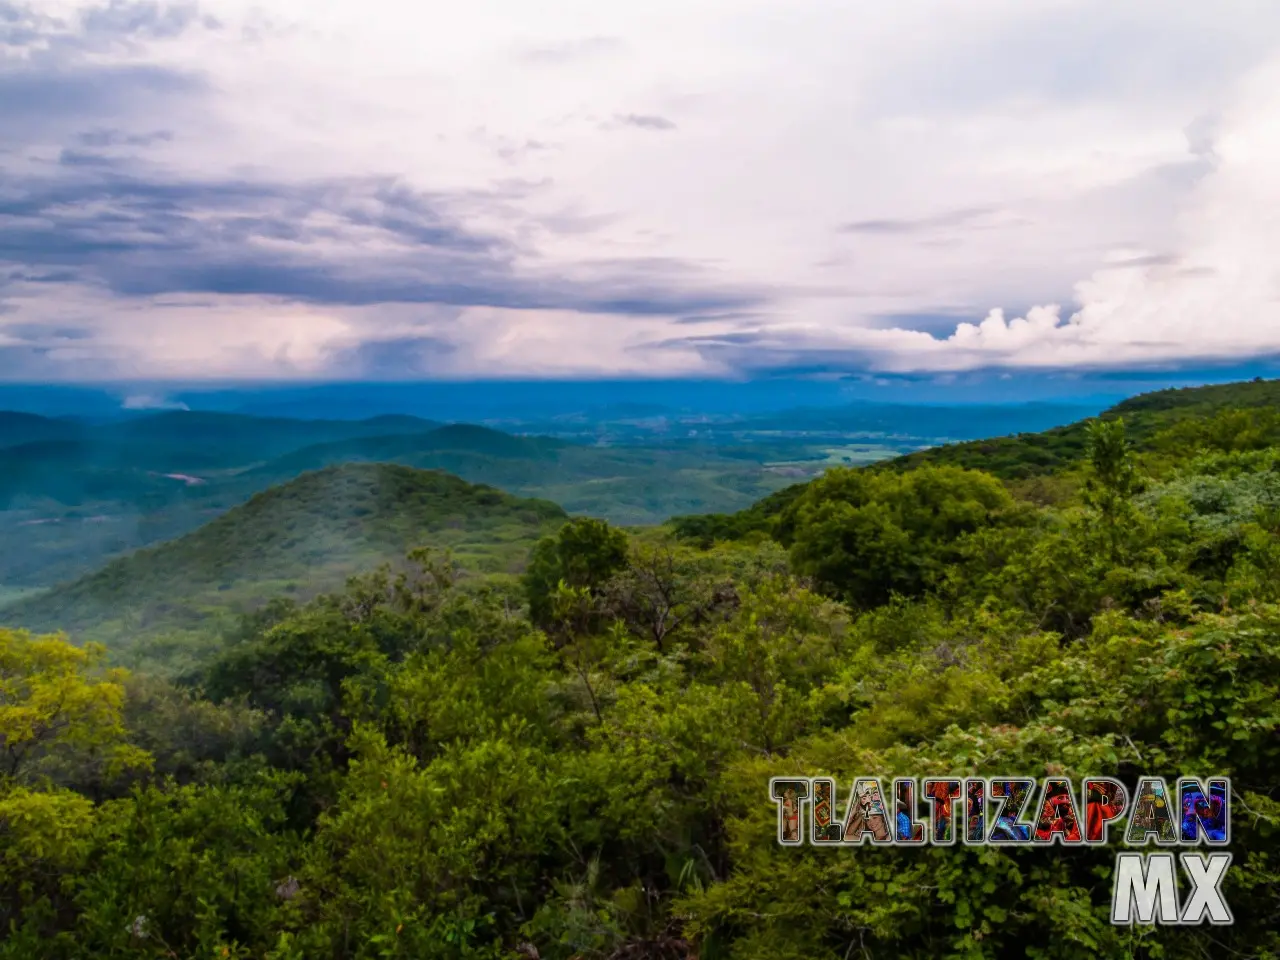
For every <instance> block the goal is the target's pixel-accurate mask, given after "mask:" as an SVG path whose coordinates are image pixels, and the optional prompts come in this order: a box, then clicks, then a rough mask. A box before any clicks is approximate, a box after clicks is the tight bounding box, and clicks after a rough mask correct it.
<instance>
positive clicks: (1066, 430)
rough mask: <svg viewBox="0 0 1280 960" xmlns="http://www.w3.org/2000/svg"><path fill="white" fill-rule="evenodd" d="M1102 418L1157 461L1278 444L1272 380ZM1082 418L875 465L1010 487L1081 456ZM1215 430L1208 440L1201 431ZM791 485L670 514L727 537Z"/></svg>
mask: <svg viewBox="0 0 1280 960" xmlns="http://www.w3.org/2000/svg"><path fill="white" fill-rule="evenodd" d="M1099 417H1101V418H1102V419H1114V418H1117V417H1119V418H1123V419H1124V422H1125V428H1126V434H1127V436H1128V437H1129V439H1130V441H1131V442H1132V443H1133V446H1134V448H1135V449H1136V450H1137V451H1139V452H1140V453H1143V454H1145V455H1146V456H1147V457H1148V458H1149V459H1150V460H1152V461H1153V463H1152V464H1151V465H1152V466H1158V460H1159V459H1160V457H1161V456H1162V455H1173V456H1175V457H1185V455H1186V454H1187V453H1189V452H1193V451H1194V448H1195V447H1196V446H1198V445H1204V444H1206V443H1217V444H1219V445H1223V444H1225V448H1227V449H1247V448H1249V447H1250V446H1253V447H1260V446H1263V445H1266V444H1268V443H1273V442H1280V380H1262V379H1256V380H1253V381H1249V382H1244V383H1228V384H1214V385H1212V386H1205V387H1180V388H1173V389H1168V390H1155V391H1152V392H1150V393H1144V394H1139V395H1138V396H1135V397H1130V398H1129V399H1127V400H1124V401H1122V402H1120V403H1118V404H1116V405H1115V406H1112V407H1109V408H1108V409H1107V410H1104V411H1103V412H1102V413H1101V414H1099ZM1089 422H1090V421H1089V420H1088V419H1086V420H1078V421H1076V422H1075V423H1071V424H1067V425H1065V426H1060V427H1053V428H1051V429H1049V430H1044V431H1042V432H1040V433H1020V434H1016V435H1013V436H1007V437H994V438H992V439H987V440H971V441H966V442H963V443H950V444H945V445H943V446H938V447H930V448H928V449H925V450H918V451H916V452H914V453H909V454H906V455H904V456H900V457H893V458H891V459H886V460H882V461H880V462H878V463H876V464H875V465H874V466H872V467H871V468H870V469H875V470H910V469H913V468H915V467H918V466H923V465H926V464H930V465H935V466H957V467H964V468H966V469H970V470H984V471H986V472H988V473H992V474H994V475H995V476H997V477H999V478H1001V479H1002V480H1005V481H1006V482H1009V483H1011V484H1012V485H1013V486H1014V487H1015V488H1017V487H1018V486H1019V485H1020V484H1027V483H1028V482H1032V481H1034V480H1035V479H1036V478H1039V477H1046V476H1051V475H1054V474H1066V473H1069V472H1070V471H1071V470H1072V469H1073V468H1074V467H1076V466H1077V465H1078V464H1079V463H1080V462H1081V461H1082V460H1083V459H1084V456H1085V437H1086V431H1087V427H1088V424H1089ZM1209 433H1216V434H1218V437H1217V439H1216V440H1213V441H1210V439H1209V437H1208V434H1209ZM804 487H805V484H803V483H798V484H793V485H791V486H789V487H784V488H783V489H781V490H778V491H777V492H775V493H773V494H771V495H770V496H768V497H766V498H764V499H762V500H760V501H758V502H757V503H754V504H752V505H751V506H750V507H748V508H746V509H745V510H740V511H738V512H736V513H719V514H715V513H704V514H700V515H684V516H676V517H673V518H672V521H671V522H672V526H673V527H674V529H675V530H676V532H677V534H678V535H679V536H681V537H684V538H687V539H690V540H696V541H700V542H703V543H707V542H710V541H712V540H717V539H719V540H733V539H738V538H741V537H744V536H747V535H748V534H752V533H759V532H763V531H766V530H768V529H769V527H770V524H771V522H772V519H773V518H774V517H775V516H777V515H778V514H780V513H781V512H782V511H783V510H784V509H785V508H786V507H787V505H788V504H789V503H791V501H792V500H794V499H795V498H796V497H797V496H799V495H800V493H801V491H802V490H803V489H804Z"/></svg>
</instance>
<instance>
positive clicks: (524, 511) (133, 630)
mask: <svg viewBox="0 0 1280 960" xmlns="http://www.w3.org/2000/svg"><path fill="white" fill-rule="evenodd" d="M564 519H565V513H564V511H563V510H562V509H561V508H560V507H558V506H556V505H555V504H553V503H548V502H546V501H539V500H528V499H521V498H518V497H513V496H511V495H509V494H505V493H502V492H501V491H498V490H494V489H492V488H489V487H484V486H477V485H473V484H469V483H466V482H464V481H462V480H460V479H458V478H457V477H454V476H450V475H448V474H444V473H437V472H428V471H422V470H415V469H412V468H408V467H402V466H395V465H390V464H348V465H344V466H339V467H331V468H327V469H324V470H320V471H316V472H312V473H307V474H304V475H302V476H301V477H298V478H297V479H295V480H292V481H290V482H289V483H286V484H283V485H281V486H277V487H272V488H270V489H268V490H266V491H264V492H262V493H260V494H257V495H256V496H254V497H252V498H251V499H250V500H249V501H248V502H247V503H245V504H243V505H242V506H239V507H236V508H234V509H232V510H230V511H228V512H227V513H225V514H223V515H222V516H220V517H218V518H217V519H215V520H213V521H212V522H210V523H208V524H206V525H205V526H203V527H201V528H200V529H198V530H196V531H194V532H193V533H189V534H187V535H186V536H183V537H180V538H179V539H177V540H174V541H172V542H169V543H165V544H162V545H160V546H157V547H153V548H149V549H144V550H139V551H138V552H136V553H133V554H131V555H129V556H127V557H123V558H121V559H119V560H115V561H113V562H111V563H109V564H108V565H107V566H105V567H104V568H102V569H101V570H99V571H97V572H95V573H93V574H90V575H88V576H85V577H82V578H80V579H79V580H76V581H75V582H73V583H70V584H67V585H64V586H61V587H58V588H56V589H54V590H52V591H49V592H47V593H44V594H42V595H40V596H38V597H36V598H34V599H31V600H20V601H18V602H17V603H15V604H12V605H11V606H9V607H7V608H5V609H4V610H3V611H2V612H0V618H3V620H5V621H7V622H9V623H11V624H13V625H21V626H27V627H32V628H34V629H53V628H55V627H56V628H59V629H65V630H67V631H69V632H71V633H72V634H73V635H75V636H82V637H93V638H101V639H108V640H112V641H114V642H117V643H121V644H127V643H128V642H129V641H130V640H131V639H135V638H137V637H139V636H144V635H152V634H156V633H158V632H162V631H165V630H195V629H204V630H207V628H208V627H209V625H210V624H209V621H210V618H214V619H218V618H225V617H226V616H228V615H229V614H235V613H238V612H243V611H246V610H249V609H252V608H253V607H254V606H255V605H257V604H258V603H259V602H261V601H263V600H264V599H265V598H268V597H270V596H274V595H277V594H280V595H285V596H290V597H295V598H298V599H305V598H307V597H309V596H314V595H315V594H316V593H318V592H321V591H323V590H329V589H333V588H334V587H337V586H339V585H341V583H342V582H343V581H344V579H345V578H347V577H349V576H350V575H352V574H354V573H356V572H359V571H361V570H367V569H371V568H372V567H374V566H376V565H378V564H379V563H382V562H387V561H397V560H399V559H401V558H402V557H403V556H404V554H405V553H406V552H407V551H408V550H410V549H412V548H414V547H418V546H428V545H429V546H437V547H449V548H452V549H453V551H454V552H455V554H456V555H457V557H458V558H459V560H460V561H462V562H463V563H464V564H465V565H466V566H467V567H468V568H470V569H473V570H476V571H481V572H503V571H515V570H517V569H519V567H520V565H521V563H522V561H523V559H524V555H525V553H526V552H527V550H528V547H529V545H530V544H531V543H532V542H533V540H534V539H536V538H537V537H538V536H539V535H541V534H542V533H544V532H546V531H547V530H550V529H554V528H555V527H556V526H557V525H558V524H559V523H561V522H563V520H564Z"/></svg>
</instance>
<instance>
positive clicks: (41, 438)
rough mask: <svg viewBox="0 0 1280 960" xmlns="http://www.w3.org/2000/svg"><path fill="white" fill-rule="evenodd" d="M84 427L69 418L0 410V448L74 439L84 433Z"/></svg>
mask: <svg viewBox="0 0 1280 960" xmlns="http://www.w3.org/2000/svg"><path fill="white" fill-rule="evenodd" d="M84 430H85V428H84V427H83V426H82V425H80V424H78V423H74V422H72V421H70V420H55V419H53V418H51V417H42V416H39V415H38V414H34V413H19V412H18V411H15V410H0V450H3V449H4V448H6V447H14V446H17V445H18V444H21V443H47V442H49V441H54V440H74V439H77V438H79V437H81V436H82V435H83V434H84Z"/></svg>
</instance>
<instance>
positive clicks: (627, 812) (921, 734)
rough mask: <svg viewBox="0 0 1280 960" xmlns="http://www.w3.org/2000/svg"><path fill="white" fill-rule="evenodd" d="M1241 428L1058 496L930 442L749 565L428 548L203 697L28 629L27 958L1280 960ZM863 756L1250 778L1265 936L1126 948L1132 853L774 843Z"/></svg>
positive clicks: (1065, 487) (1097, 444) (1159, 941)
mask: <svg viewBox="0 0 1280 960" xmlns="http://www.w3.org/2000/svg"><path fill="white" fill-rule="evenodd" d="M1250 417H1252V418H1254V419H1252V420H1251V419H1249V418H1250ZM1239 420H1240V415H1238V414H1237V413H1236V412H1234V411H1232V410H1216V411H1214V413H1213V417H1212V418H1210V419H1209V420H1208V425H1207V426H1200V427H1196V428H1194V430H1195V431H1200V432H1198V433H1194V434H1191V433H1186V431H1191V430H1192V429H1193V428H1188V427H1183V426H1179V422H1178V421H1171V422H1168V423H1162V424H1161V425H1160V426H1159V428H1158V429H1154V430H1149V431H1145V432H1140V436H1141V437H1142V438H1143V439H1142V442H1141V444H1140V445H1139V448H1140V449H1139V452H1138V454H1135V452H1134V451H1133V450H1132V449H1131V447H1130V439H1129V437H1128V436H1127V434H1126V429H1127V421H1126V420H1125V419H1123V418H1111V419H1110V420H1108V421H1102V422H1095V423H1092V424H1085V425H1081V426H1080V427H1079V428H1076V429H1077V431H1078V433H1079V436H1080V442H1079V451H1080V452H1079V456H1078V458H1077V459H1076V460H1075V461H1074V462H1073V466H1072V467H1071V468H1070V471H1069V475H1068V476H1066V477H1061V476H1058V477H1056V478H1055V482H1057V481H1059V480H1060V481H1061V488H1060V489H1057V490H1055V492H1054V495H1053V496H1051V497H1050V496H1039V495H1036V496H1028V495H1027V490H1026V489H1024V488H1021V487H1019V486H1018V485H1017V484H1013V485H1012V488H1011V487H1010V486H1007V485H1006V484H1005V483H1003V482H1002V481H1001V480H1000V479H998V478H997V477H995V476H992V475H991V474H988V473H983V472H978V471H973V470H967V469H964V468H962V467H961V466H958V465H956V464H954V463H946V462H943V461H944V460H945V458H935V462H934V463H932V464H926V465H922V466H918V467H905V468H896V469H893V470H878V469H876V470H847V469H836V470H832V471H829V472H828V473H827V474H825V475H824V476H823V477H822V478H821V479H820V480H818V481H815V482H813V483H810V484H808V485H805V486H803V487H797V488H793V489H792V490H789V491H787V493H786V494H785V496H784V495H779V496H778V497H776V498H775V500H774V502H773V503H772V504H770V509H769V511H768V513H767V520H766V522H765V523H764V524H763V526H757V527H755V528H754V529H752V530H747V529H745V525H744V527H741V528H734V527H732V525H730V528H729V529H731V531H732V532H733V533H734V534H735V535H737V534H746V535H745V536H734V537H732V538H729V539H727V540H721V541H719V542H716V541H717V537H716V536H715V535H714V532H713V530H714V527H713V526H710V525H709V526H707V527H705V528H704V529H703V531H701V535H700V536H699V537H695V538H694V539H693V540H692V542H690V541H688V540H684V541H682V540H678V539H674V538H671V537H669V536H668V534H667V533H666V532H665V531H662V530H650V531H643V532H639V533H635V534H630V535H626V534H623V533H621V532H620V531H618V530H617V529H614V528H611V527H609V526H608V525H607V524H604V523H602V522H600V521H583V520H578V521H573V522H571V523H568V524H564V525H562V526H560V527H558V529H557V530H556V531H555V532H554V533H548V534H547V536H545V537H544V538H543V539H541V540H540V541H539V542H538V543H537V544H536V545H534V546H533V547H532V549H531V554H532V556H531V558H530V561H529V564H528V567H527V570H526V574H525V576H524V577H523V579H522V580H520V581H516V580H514V579H511V578H493V577H485V576H480V575H477V574H475V573H474V572H472V573H470V574H468V573H467V572H466V571H464V570H462V569H460V565H459V563H458V562H457V560H456V559H455V558H454V557H453V556H451V555H449V554H448V553H442V552H440V551H433V550H416V551H413V552H412V553H411V555H410V557H409V558H408V560H407V561H406V562H405V563H404V564H402V565H401V566H400V567H399V568H398V569H386V568H384V569H381V570H377V571H374V572H372V573H368V574H365V575H362V576H359V577H356V578H354V579H352V580H351V581H350V582H349V583H348V585H347V587H346V588H345V589H344V590H342V591H339V592H337V593H333V594H330V595H326V596H322V597H319V598H317V599H315V600H313V601H310V602H307V603H302V604H296V603H293V602H288V601H277V602H274V603H272V604H270V605H268V606H266V607H264V608H262V609H261V610H259V611H258V612H256V613H255V614H253V615H252V616H250V617H247V618H245V620H244V621H243V622H242V624H241V625H240V627H239V629H238V630H237V632H236V633H235V634H234V635H232V636H230V637H229V638H228V640H227V643H226V645H225V647H224V648H223V649H222V650H221V651H220V652H219V654H218V655H217V656H216V657H215V658H214V659H213V660H212V661H210V662H208V663H205V664H203V665H201V666H200V667H199V668H198V669H193V670H192V671H190V672H189V673H188V674H187V675H185V676H183V677H181V678H180V679H179V680H178V681H175V682H171V681H165V680H159V679H156V678H146V677H139V676H127V675H123V674H121V673H119V672H115V673H105V672H103V671H102V668H101V667H100V665H99V664H98V662H97V660H96V659H95V658H96V657H98V656H100V652H99V651H96V650H94V649H89V650H78V649H76V648H72V647H70V646H69V645H67V644H66V643H65V642H64V641H62V640H60V639H58V638H56V637H39V638H33V637H31V636H30V635H27V634H22V633H15V632H3V633H0V684H3V685H2V686H0V704H3V706H0V738H2V739H0V743H3V745H4V748H5V749H6V750H7V751H9V754H10V755H14V754H20V755H21V760H20V762H19V763H18V764H17V765H16V766H13V767H12V768H11V769H5V770H0V850H2V851H3V853H0V926H2V927H4V928H7V930H8V937H7V939H6V940H4V941H3V942H2V943H0V957H15V958H16V957H21V958H27V957H50V958H62V957H66V958H71V957H90V956H93V957H99V956H105V957H112V956H120V957H125V956H130V957H132V956H156V957H161V956H173V957H270V958H277V960H283V958H295V957H296V958H303V957H306V958H323V957H331V958H347V957H390V956H403V957H415V958H418V957H424V958H432V957H440V958H488V957H524V958H541V960H550V958H556V960H570V958H599V960H604V958H616V960H622V958H662V957H669V958H692V957H695V956H696V957H701V958H704V960H712V958H802V957H803V958H830V960H837V958H846V957H857V956H861V957H877V958H878V957H886V958H888V957H910V958H920V960H924V958H933V957H965V958H981V957H991V958H995V957H1021V956H1028V957H1036V958H1045V960H1049V958H1063V960H1066V958H1075V957H1080V956H1096V957H1115V958H1120V957H1151V958H1157V957H1158V958H1199V957H1204V956H1232V957H1235V956H1239V957H1256V958H1276V957H1280V932H1278V931H1277V929H1276V926H1277V925H1276V921H1275V918H1276V917H1277V916H1280V736H1278V735H1277V734H1278V731H1277V725H1278V724H1280V697H1278V694H1280V449H1277V448H1276V447H1275V446H1273V445H1270V443H1269V442H1268V441H1267V437H1269V436H1270V434H1267V433H1266V430H1267V429H1270V427H1268V426H1267V424H1269V423H1271V421H1267V420H1265V418H1264V417H1262V415H1261V414H1259V413H1257V412H1256V411H1255V412H1253V413H1247V414H1246V415H1245V420H1247V421H1248V424H1253V426H1246V428H1239V429H1237V427H1238V426H1239V423H1238V421H1239ZM1259 424H1261V426H1260V427H1259V426H1258V425H1259ZM1215 425H1216V426H1215ZM1255 427H1257V429H1255ZM1179 430H1180V431H1184V433H1181V434H1175V433H1171V432H1170V431H1179ZM1242 436H1243V437H1246V438H1249V439H1247V440H1246V441H1241V440H1240V439H1239V438H1240V437H1242ZM1253 437H1259V438H1261V439H1252V438H1253ZM1171 438H1173V439H1176V441H1177V442H1178V443H1180V444H1182V446H1181V447H1177V448H1174V447H1170V443H1171V442H1173V439H1171ZM57 691H62V692H60V693H59V692H57ZM55 701H56V702H58V703H63V702H65V703H67V704H69V705H70V706H71V709H70V710H69V711H68V712H67V713H66V715H65V716H62V717H60V718H59V719H58V721H57V722H50V721H49V719H48V718H49V716H50V712H49V711H50V704H51V703H53V702H55ZM41 718H44V719H43V720H42V719H41ZM868 773H879V774H881V775H885V776H891V775H934V774H936V775H944V774H954V775H961V776H963V775H975V774H978V775H997V774H1010V773H1016V774H1024V775H1032V776H1045V775H1064V776H1070V777H1073V778H1079V777H1083V776H1085V775H1097V774H1110V775H1118V776H1120V777H1121V778H1122V779H1125V780H1127V781H1132V779H1133V778H1134V777H1135V776H1137V775H1139V774H1153V775H1164V776H1166V777H1170V778H1172V777H1176V776H1178V775H1184V774H1190V775H1200V776H1206V775H1217V774H1226V775H1229V776H1230V777H1231V778H1232V786H1233V797H1232V804H1233V831H1234V836H1233V841H1232V850H1233V852H1234V854H1235V863H1234V865H1233V866H1232V868H1231V870H1230V872H1229V874H1228V878H1227V884H1226V887H1225V895H1226V897H1227V900H1228V902H1229V903H1230V904H1231V907H1232V910H1233V912H1234V914H1235V918H1236V924H1235V926H1232V927H1225V928H1218V927H1207V926H1206V927H1204V928H1200V927H1185V928H1179V927H1135V928H1118V927H1113V926H1111V924H1110V923H1109V920H1108V912H1109V905H1110V904H1109V896H1110V881H1111V865H1112V863H1113V858H1114V853H1115V850H1114V849H1110V848H1103V849H1098V848H1087V849H1072V850H1058V851H1054V852H1049V851H1045V850H1042V849H1026V848H980V847H966V846H963V845H957V846H955V847H927V848H924V849H922V850H919V851H913V852H911V853H909V854H908V853H904V852H903V851H900V850H894V849H872V848H858V849H856V850H849V849H844V850H840V849H836V850H831V849H819V848H813V847H803V848H794V849H793V848H782V847H779V846H778V845H777V843H776V841H775V837H776V830H777V821H776V816H777V814H776V809H775V807H774V806H773V804H772V803H771V802H770V801H769V799H768V793H767V783H768V779H769V778H770V777H771V776H782V775H821V774H830V775H833V776H834V777H835V778H836V779H837V782H838V783H843V784H847V783H848V782H849V781H850V780H851V778H852V777H853V776H855V775H865V774H868Z"/></svg>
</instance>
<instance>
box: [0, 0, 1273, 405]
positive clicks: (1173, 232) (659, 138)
mask: <svg viewBox="0 0 1280 960" xmlns="http://www.w3.org/2000/svg"><path fill="white" fill-rule="evenodd" d="M1183 6H1184V9H1181V10H1177V11H1174V10H1170V9H1169V5H1167V4H1162V3H1157V2H1155V0H1131V2H1129V3H1126V4H1123V5H1119V6H1117V5H1115V4H1109V3H1104V2H1102V0H1073V2H1067V0H1054V2H1051V3H1046V4H1035V5H1029V4H1024V3H1019V2H1016V0H975V2H973V3H970V4H965V5H956V4H953V3H948V2H944V0H925V2H921V3H918V4H910V5H897V7H905V8H906V9H897V7H893V6H892V5H890V6H889V7H886V6H885V5H872V4H866V5H849V4H837V3H835V2H833V0H802V2H798V3H795V4H790V5H787V6H786V9H785V11H783V9H782V8H780V7H778V6H777V5H776V4H766V3H763V2H760V0H747V2H745V3H744V2H742V0H705V2H703V3H700V4H697V5H695V8H693V9H691V8H689V6H688V5H686V4H682V3H678V2H676V0H654V2H650V3H647V4H631V5H623V4H605V5H602V4H597V3H588V2H587V0H556V2H554V3H551V4H549V5H537V9H536V10H535V9H533V8H531V7H529V5H527V4H518V3H516V2H515V0H477V2H474V3H470V4H467V5H465V7H464V8H461V9H458V10H454V11H451V13H450V16H449V18H448V20H447V21H442V20H440V18H439V17H438V16H429V15H428V14H429V11H428V10H427V8H426V7H425V6H424V5H422V4H419V3H415V2H410V0H395V2H393V0H387V2H385V3H382V4H379V5H378V6H377V14H378V15H377V17H374V16H372V15H371V13H370V8H369V6H368V5H367V4H360V3H356V2H354V0H335V2H332V3H326V4H323V5H321V4H315V3H313V2H304V0H277V2H273V3H272V4H271V5H270V6H269V7H264V8H259V7H258V6H257V5H255V4H253V3H250V2H249V0H206V2H204V3H200V4H196V3H193V2H189V3H163V2H151V0H147V2H135V0H109V2H106V3H103V2H92V3H78V2H71V0H66V2H62V0H41V2H40V3H38V4H35V3H23V2H16V3H15V2H14V0H0V379H17V380H59V379H114V378H176V379H184V378H190V379H195V378H210V377H212V378H229V377H230V378H234V377H246V378H275V377H286V378H287V377H308V378H313V377H338V378H363V377H395V378H405V377H414V376H493V375H499V376H501V375H518V376H527V375H534V376H576V375H606V376H607V375H611V374H627V375H672V374H674V375H683V374H691V375H729V374H740V373H747V374H751V373H760V372H770V371H790V372H798V371H808V372H823V373H833V372H845V371H852V372H872V373H873V372H875V371H884V372H898V373H903V372H912V373H914V372H922V371H937V372H940V373H945V372H955V371H963V370H974V369H986V368H1032V369H1081V368H1087V369H1106V368H1126V369H1135V368H1141V367H1144V366H1151V365H1174V366H1176V365H1179V364H1191V363H1199V362H1203V361H1212V360H1218V359H1239V358H1246V357H1258V356H1271V355H1276V354H1280V264H1277V262H1276V260H1275V258H1274V255H1273V251H1274V250H1275V249H1276V247H1277V242H1278V241H1280V223H1278V221H1277V214H1276V212H1275V211H1276V210H1277V209H1280V127H1278V126H1277V125H1276V124H1275V122H1274V118H1275V117H1276V116H1278V115H1280V96H1278V95H1277V93H1276V91H1277V90H1280V8H1275V9H1272V8H1271V7H1264V6H1262V5H1259V4H1255V3H1250V2H1248V0H1237V2H1232V0H1227V2H1225V3H1222V4H1217V5H1207V6H1206V5H1197V6H1195V7H1193V6H1192V5H1183ZM264 9H266V10H269V14H268V13H265V12H264ZM1029 304H1040V305H1039V306H1027V305H1029Z"/></svg>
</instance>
